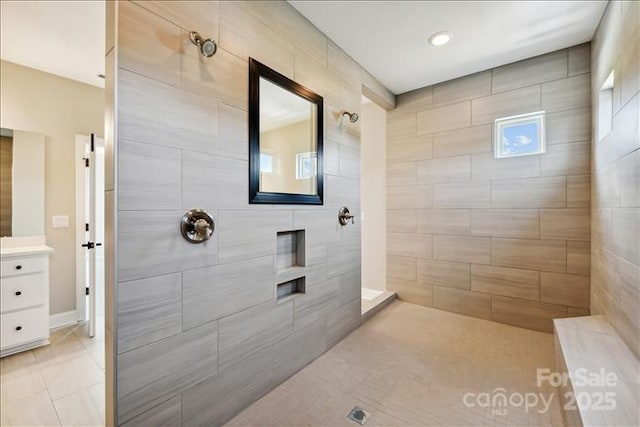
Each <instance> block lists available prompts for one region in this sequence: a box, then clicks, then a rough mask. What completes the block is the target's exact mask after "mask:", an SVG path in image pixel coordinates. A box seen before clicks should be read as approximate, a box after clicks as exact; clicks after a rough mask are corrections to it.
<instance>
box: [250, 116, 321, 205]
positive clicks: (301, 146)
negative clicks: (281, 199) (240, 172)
mask: <svg viewBox="0 0 640 427" xmlns="http://www.w3.org/2000/svg"><path fill="white" fill-rule="evenodd" d="M311 138H312V136H311V122H310V121H309V120H304V121H301V122H298V123H293V124H291V125H289V126H284V127H280V128H277V129H273V130H270V131H268V132H263V133H261V134H260V151H261V152H264V153H267V154H271V155H272V156H273V168H274V172H273V173H261V177H260V191H267V192H276V193H294V194H317V192H318V191H317V190H316V181H317V177H312V178H306V179H296V154H298V153H307V152H310V151H316V147H315V142H314V145H313V146H312V145H311V141H312V139H311ZM314 139H315V138H314Z"/></svg>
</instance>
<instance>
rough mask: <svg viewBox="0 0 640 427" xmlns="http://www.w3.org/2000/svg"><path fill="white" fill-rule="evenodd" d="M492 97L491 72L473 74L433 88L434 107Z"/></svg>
mask: <svg viewBox="0 0 640 427" xmlns="http://www.w3.org/2000/svg"><path fill="white" fill-rule="evenodd" d="M487 95H491V71H483V72H481V73H476V74H472V75H470V76H465V77H460V78H459V79H455V80H449V81H447V82H444V83H438V84H437V85H435V86H433V106H434V107H438V106H441V105H447V104H454V103H458V102H460V101H468V100H470V99H474V98H479V97H482V96H487Z"/></svg>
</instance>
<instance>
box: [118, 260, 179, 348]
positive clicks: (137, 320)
mask: <svg viewBox="0 0 640 427" xmlns="http://www.w3.org/2000/svg"><path fill="white" fill-rule="evenodd" d="M181 306H182V278H181V277H180V274H179V273H174V274H168V275H166V276H158V277H152V278H147V279H141V280H133V281H131V282H124V283H119V284H118V302H117V307H118V313H117V318H118V325H117V328H118V353H125V352H127V351H129V350H133V349H135V348H138V347H142V346H143V345H146V344H150V343H152V342H154V341H158V340H160V339H163V338H167V337H170V336H171V335H175V334H177V333H180V332H181V331H182V307H181Z"/></svg>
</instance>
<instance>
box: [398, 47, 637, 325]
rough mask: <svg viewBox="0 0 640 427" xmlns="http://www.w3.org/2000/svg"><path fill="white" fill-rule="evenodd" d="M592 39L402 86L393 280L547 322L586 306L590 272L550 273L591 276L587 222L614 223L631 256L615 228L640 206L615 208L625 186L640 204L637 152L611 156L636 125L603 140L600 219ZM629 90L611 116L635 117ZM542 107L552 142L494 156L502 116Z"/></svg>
mask: <svg viewBox="0 0 640 427" xmlns="http://www.w3.org/2000/svg"><path fill="white" fill-rule="evenodd" d="M590 48H591V45H590V44H583V45H579V46H575V47H572V48H569V49H563V50H559V51H556V52H551V53H548V54H545V55H541V56H538V57H534V58H529V59H525V60H522V61H519V62H516V63H513V64H508V65H505V66H502V67H498V68H495V69H493V70H487V71H484V72H480V73H476V74H473V75H470V76H465V77H462V78H458V79H455V80H452V81H448V82H444V83H438V84H436V85H434V86H429V87H425V88H421V89H416V90H414V91H411V92H407V93H405V94H400V95H398V96H397V98H396V108H395V110H393V111H392V112H390V113H389V114H388V125H389V128H390V129H391V130H390V132H389V134H388V148H387V174H388V175H387V233H388V236H387V254H388V259H387V276H388V277H387V288H388V289H390V290H395V291H396V293H397V295H398V298H399V299H401V300H406V301H410V302H413V303H416V304H423V305H426V306H434V307H437V308H440V309H444V310H450V311H456V312H459V313H464V314H467V315H471V316H476V317H481V318H485V319H492V320H494V321H498V322H503V323H509V324H514V325H517V326H521V327H527V328H532V329H537V330H546V331H550V330H551V326H550V325H551V319H552V318H553V317H564V316H567V314H568V313H569V310H570V309H571V310H572V313H577V312H579V311H580V310H582V311H580V312H584V311H585V310H586V311H587V312H588V308H589V307H588V305H587V306H585V304H584V300H583V299H580V298H583V297H584V295H585V290H584V286H583V287H582V288H581V287H580V286H578V285H575V286H573V285H570V286H566V287H561V288H558V286H557V283H558V282H559V280H553V281H552V280H551V279H550V278H555V279H557V277H565V276H567V277H569V278H570V279H574V280H576V281H577V280H580V282H579V284H580V285H584V283H586V281H589V280H590V277H589V276H590V274H589V268H590V267H589V265H590V260H589V255H590V254H589V252H590V249H589V245H590V240H591V234H594V235H595V236H601V235H604V234H606V233H610V238H608V239H607V240H605V241H603V242H604V243H603V244H604V245H606V248H607V249H606V250H607V251H613V250H615V251H617V252H618V253H620V254H622V256H620V257H619V258H618V259H620V260H624V259H627V260H628V259H629V257H633V256H635V254H636V252H638V251H636V248H635V246H633V245H630V244H628V240H625V239H624V238H623V236H624V233H623V232H620V231H618V232H616V233H614V232H613V231H612V230H623V229H626V230H628V229H631V230H635V229H637V228H640V225H638V226H636V224H640V221H634V220H633V215H632V211H624V212H622V211H620V212H617V216H615V218H614V215H613V214H612V210H613V209H615V208H617V207H619V206H621V203H622V194H626V197H627V199H628V201H627V202H626V203H629V204H630V205H631V206H634V207H636V206H637V204H635V198H634V197H633V196H630V194H632V193H631V191H630V190H626V192H625V191H619V189H618V187H619V184H620V182H621V181H622V179H623V178H622V177H623V176H624V177H625V178H624V179H625V180H627V181H629V182H633V181H634V179H635V178H636V177H637V173H636V172H635V170H634V168H633V165H636V164H637V162H635V159H632V160H630V161H629V166H628V167H627V168H617V169H615V170H608V169H607V168H606V166H607V164H608V162H612V161H615V160H616V159H618V158H620V157H621V156H624V154H626V153H628V150H627V148H629V149H630V150H634V149H636V148H637V144H635V143H636V142H637V141H638V138H637V137H636V135H635V131H634V129H637V126H636V127H634V126H626V127H624V126H619V127H618V128H619V129H618V130H617V131H615V132H614V134H613V135H609V136H608V137H607V138H606V139H605V140H604V141H602V142H601V143H599V144H598V145H597V146H596V150H599V152H601V153H604V154H606V156H601V157H602V159H601V160H600V163H599V164H596V168H598V167H599V165H601V166H600V167H601V168H603V170H604V171H606V172H605V173H603V174H602V175H603V176H604V178H601V179H600V180H599V181H596V184H595V185H594V187H595V188H594V194H596V195H597V196H599V197H600V198H601V199H605V202H601V204H600V206H601V207H602V208H603V209H601V210H600V211H598V212H599V217H600V218H602V222H601V223H600V224H599V227H598V229H596V230H593V232H592V231H591V230H590V222H591V216H592V215H591V214H590V212H589V206H590V201H591V199H592V196H591V195H590V187H591V185H590V175H591V165H590V163H591V157H592V155H591V148H590V146H589V142H588V141H589V140H590V139H591V114H592V113H591V101H590V87H589V82H590V79H591V74H590V66H591V64H590V59H589V51H590ZM636 62H637V61H636ZM634 64H635V63H634ZM634 64H632V65H631V66H630V68H634V67H636V68H637V66H636V65H634ZM602 75H603V79H604V78H605V77H606V75H605V73H604V72H603V73H602ZM634 84H635V83H633V82H631V83H629V84H628V86H629V87H632V86H633V85H634ZM620 93H621V92H620V91H618V95H617V100H618V102H617V104H616V105H618V109H619V112H618V113H616V115H615V116H614V122H615V121H616V120H618V122H628V121H630V120H631V119H630V118H631V117H632V116H633V117H635V118H637V114H635V113H637V105H636V104H640V103H635V102H634V100H635V99H640V98H637V97H636V98H634V97H633V95H632V94H631V96H630V97H629V96H627V98H629V99H630V101H629V102H628V103H627V105H626V106H622V105H621V104H620ZM540 110H546V142H547V148H546V153H543V154H539V155H532V156H522V157H512V158H503V159H495V158H494V153H493V143H494V141H493V138H494V135H493V128H494V121H495V120H496V119H499V118H503V117H508V116H513V115H518V114H525V113H531V112H536V111H540ZM615 111H618V110H617V109H614V112H615ZM636 121H637V120H636ZM615 127H616V126H615V123H614V128H615ZM422 138H424V139H422ZM613 139H616V141H618V140H620V141H624V144H617V145H616V146H615V149H614V148H612V147H614V145H613V144H611V145H608V144H607V141H609V140H613ZM426 141H430V142H431V144H432V147H430V148H431V149H432V152H431V153H429V152H428V147H427V146H426V145H425V142H426ZM631 147H633V148H631ZM429 155H431V157H428V156H429ZM636 157H637V156H636ZM638 158H640V157H638ZM636 169H637V168H636ZM623 170H624V171H625V172H620V171H623ZM632 170H633V172H632ZM623 188H626V187H624V186H623ZM629 188H631V187H629ZM639 194H640V193H639ZM429 197H430V199H429ZM614 219H615V220H614ZM616 224H617V228H616ZM623 224H624V225H623ZM423 236H424V237H426V238H430V239H431V246H429V245H428V243H427V241H426V240H425V239H424V237H423ZM547 273H549V274H557V275H558V276H545V277H546V279H545V280H546V281H545V284H546V287H545V289H544V292H542V291H541V280H540V276H541V274H547ZM574 276H578V277H580V279H575V277H574ZM604 281H605V282H609V283H610V282H612V280H611V279H610V278H608V280H604ZM496 299H497V302H496ZM512 302H513V304H512V306H516V307H517V309H513V308H512V306H509V304H511V303H512ZM576 310H578V311H576ZM624 323H625V322H624V321H623V320H621V321H620V324H624Z"/></svg>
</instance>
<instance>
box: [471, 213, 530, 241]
mask: <svg viewBox="0 0 640 427" xmlns="http://www.w3.org/2000/svg"><path fill="white" fill-rule="evenodd" d="M539 229H540V218H539V215H538V209H472V210H471V234H472V235H474V236H485V237H515V238H522V239H537V238H538V237H540V232H539Z"/></svg>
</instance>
